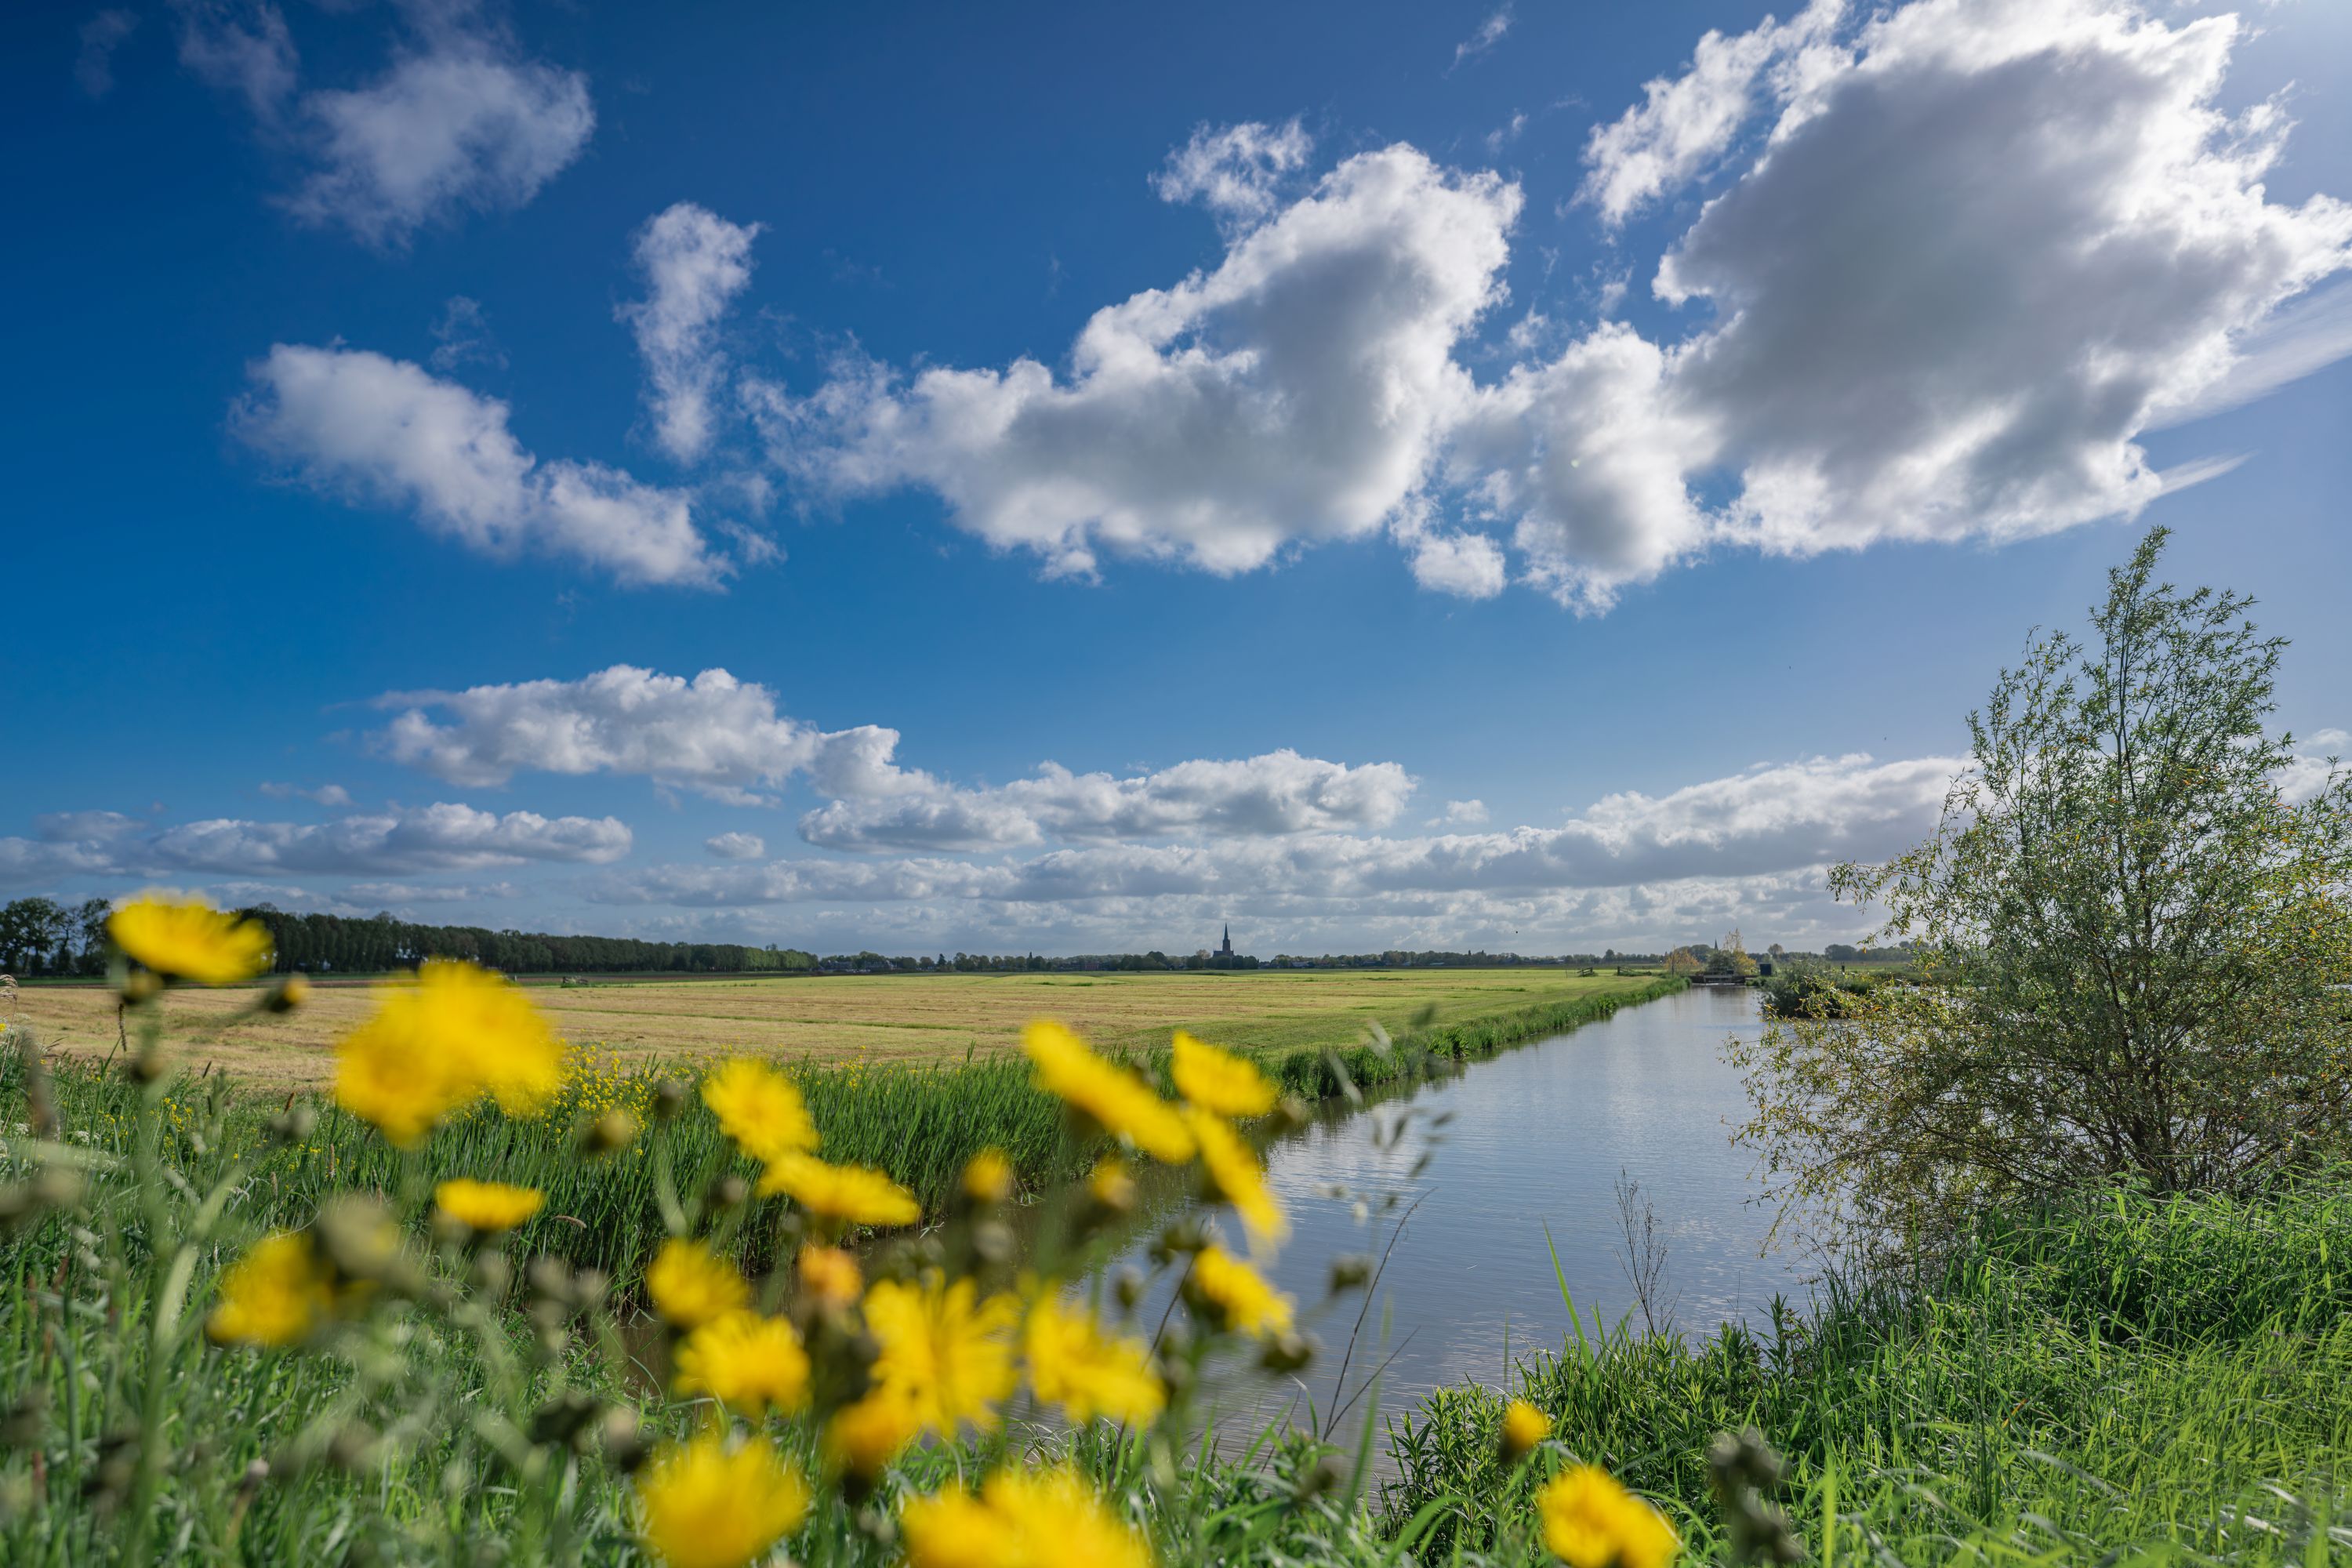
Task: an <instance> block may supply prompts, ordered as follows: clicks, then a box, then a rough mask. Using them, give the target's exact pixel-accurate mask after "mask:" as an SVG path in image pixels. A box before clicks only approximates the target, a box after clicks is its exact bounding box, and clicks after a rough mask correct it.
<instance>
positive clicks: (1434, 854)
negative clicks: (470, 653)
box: [596, 755, 1963, 916]
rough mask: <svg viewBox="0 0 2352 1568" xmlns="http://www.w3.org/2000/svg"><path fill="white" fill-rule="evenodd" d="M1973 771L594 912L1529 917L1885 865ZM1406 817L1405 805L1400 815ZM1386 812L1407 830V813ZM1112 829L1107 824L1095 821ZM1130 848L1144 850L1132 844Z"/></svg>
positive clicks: (1770, 785)
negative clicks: (1304, 910)
mask: <svg viewBox="0 0 2352 1568" xmlns="http://www.w3.org/2000/svg"><path fill="white" fill-rule="evenodd" d="M1292 761H1293V762H1294V763H1297V762H1299V761H1301V760H1300V759H1292ZM1216 765H1217V766H1220V767H1223V768H1230V769H1239V768H1244V767H1246V766H1247V764H1234V763H1228V764H1216ZM1323 765H1324V766H1327V767H1328V766H1329V764H1323ZM1962 765H1963V763H1962V760H1961V759H1958V758H1951V757H1925V758H1918V759H1914V760H1909V761H1904V762H1895V763H1877V762H1874V761H1873V760H1872V759H1871V758H1869V757H1867V756H1862V755H1855V756H1847V757H1838V758H1827V757H1817V758H1813V759H1811V760H1809V761H1804V762H1798V763H1781V764H1774V765H1768V766H1759V767H1756V768H1751V769H1749V770H1748V771H1746V772H1744V773H1737V774H1733V775H1731V776H1729V777H1727V778H1722V779H1716V780H1711V781H1708V782H1706V783H1705V784H1694V785H1691V786H1688V787H1686V788H1684V789H1679V790H1675V791H1674V792H1672V793H1671V794H1668V795H1662V796H1655V797H1653V796H1649V795H1641V794H1633V793H1627V794H1620V795H1609V796H1606V797H1604V798H1603V799H1601V800H1600V801H1597V802H1595V803H1594V804H1593V805H1591V807H1590V808H1589V809H1587V810H1586V811H1585V812H1584V813H1583V814H1582V815H1581V816H1578V817H1576V818H1574V819H1572V820H1570V822H1568V823H1567V824H1565V825H1563V826H1559V827H1552V828H1544V827H1518V828H1513V829H1509V830H1507V831H1498V832H1489V833H1448V834H1441V835H1436V836H1433V837H1402V838H1401V837H1383V836H1379V835H1371V834H1363V835H1357V834H1348V833H1340V832H1330V831H1300V830H1296V829H1294V830H1290V831H1286V832H1283V831H1277V832H1273V833H1265V834H1260V835H1256V836H1242V835H1236V836H1234V837H1226V838H1223V840H1219V841H1212V842H1210V843H1207V844H1171V845H1150V844H1136V843H1125V842H1121V843H1104V844H1089V845H1081V846H1078V847H1070V848H1063V849H1054V850H1049V851H1046V852H1045V853H1043V854H1040V855H1036V856H1034V857H1032V858H1028V859H1025V860H1014V861H992V862H985V863H975V862H971V861H966V860H958V859H950V858H942V857H940V856H938V855H924V856H918V857H910V858H901V859H889V860H855V861H842V860H817V859H801V860H779V861H770V862H767V863H764V864H760V865H745V866H740V867H733V868H719V867H709V866H686V865H679V866H662V867H653V868H647V869H646V870H643V871H639V872H635V873H631V874H628V875H625V876H618V877H615V878H614V879H610V880H608V881H607V882H605V883H604V884H601V885H600V887H599V888H598V889H597V892H596V896H598V897H601V898H603V899H605V900H610V901H615V902H666V903H674V904H681V905H687V906H700V905H713V906H715V905H730V906H733V905H746V904H761V903H833V902H850V903H870V902H890V901H901V900H979V901H984V902H991V903H1003V904H1039V903H1045V904H1063V903H1071V902H1078V903H1086V902H1091V901H1094V900H1122V899H1164V898H1199V899H1207V900H1218V899H1223V900H1228V901H1229V902H1231V903H1232V904H1233V905H1234V907H1236V908H1240V907H1247V908H1251V909H1255V910H1266V909H1270V908H1273V907H1276V905H1277V904H1281V903H1284V902H1288V903H1291V904H1296V903H1297V902H1299V901H1300V900H1305V901H1306V902H1307V903H1309V904H1312V905H1313V906H1314V907H1316V908H1317V909H1319V910H1322V911H1323V912H1324V913H1326V914H1332V915H1343V914H1348V913H1349V912H1350V911H1352V912H1353V913H1354V914H1355V915H1357V916H1361V915H1364V914H1366V913H1368V912H1372V911H1377V910H1382V909H1392V908H1395V907H1399V906H1400V905H1404V904H1411V903H1412V902H1413V901H1414V900H1436V901H1437V902H1436V904H1431V905H1430V906H1429V907H1437V904H1442V903H1444V902H1447V901H1450V900H1465V899H1466V900H1475V901H1478V902H1479V903H1480V904H1481V905H1482V906H1483V907H1491V908H1493V909H1498V910H1501V909H1507V908H1508V907H1509V906H1510V905H1511V903H1512V902H1513V901H1514V900H1519V901H1525V900H1546V899H1552V898H1556V897H1558V896H1562V895H1568V894H1582V893H1588V892H1591V891H1595V890H1600V889H1638V888H1643V887H1650V886H1659V885H1665V884H1675V883H1686V882H1692V881H1696V880H1710V881H1714V882H1717V883H1723V882H1727V881H1738V880H1739V879H1754V878H1768V879H1785V878H1788V877H1790V876H1792V875H1797V874H1800V873H1805V874H1811V873H1812V868H1818V867H1820V866H1822V865H1824V864H1826V863H1828V862H1831V861H1834V860H1839V859H1845V858H1878V857H1883V856H1885V855H1888V854H1891V853H1893V852H1895V850H1897V849H1900V848H1903V847H1907V846H1908V845H1910V844H1912V843H1914V842H1916V840H1917V839H1918V838H1920V837H1922V836H1924V834H1925V833H1926V832H1927V830H1928V829H1929V828H1930V827H1931V826H1933V824H1934V822H1935V819H1936V816H1937V812H1938V810H1939V809H1940V808H1941V806H1942V804H1943V800H1944V795H1945V791H1946V788H1947V787H1948V784H1949V783H1950V781H1951V779H1952V777H1953V775H1954V774H1955V773H1957V772H1958V770H1959V768H1960V767H1961V766H1962ZM1171 771H1172V770H1171ZM1358 771H1359V772H1368V771H1369V770H1358ZM1104 782H1105V783H1106V784H1108V782H1109V781H1108V780H1105V781H1104ZM1126 782H1129V783H1135V782H1139V781H1126ZM1354 787H1355V788H1356V789H1357V790H1358V791H1359V793H1360V794H1361V795H1365V796H1367V797H1375V796H1378V795H1379V793H1380V792H1379V791H1378V789H1377V788H1376V787H1375V786H1374V785H1372V784H1370V783H1369V782H1368V783H1365V784H1358V785H1356V786H1354ZM1003 793H1006V792H998V793H997V796H996V798H999V799H1001V798H1002V795H1003ZM1139 793H1140V792H1139ZM925 800H926V804H929V805H936V804H940V803H938V802H933V801H929V799H928V797H925ZM1394 800H1395V803H1396V804H1398V805H1401V804H1402V794H1401V793H1399V794H1397V795H1395V796H1394ZM950 804H951V803H950ZM1381 809H1382V810H1385V811H1387V813H1388V815H1390V816H1393V806H1391V805H1383V806H1382V807H1381ZM1107 815H1108V814H1107V813H1105V812H1102V811H1101V810H1100V809H1099V808H1097V811H1096V819H1097V820H1100V819H1102V818H1103V817H1104V816H1107ZM1310 815H1312V814H1310V813H1305V812H1299V811H1297V810H1296V809H1294V810H1292V811H1291V812H1290V813H1289V814H1288V815H1277V816H1275V817H1274V818H1273V820H1274V821H1275V822H1276V823H1295V822H1299V821H1303V820H1306V819H1307V817H1308V816H1310ZM1122 831H1123V836H1126V837H1139V836H1140V834H1139V833H1138V831H1137V830H1136V829H1135V828H1134V827H1132V826H1127V827H1124V828H1123V830H1122ZM1064 836H1065V837H1075V836H1074V835H1068V834H1065V835H1064ZM988 847H997V846H988ZM1815 879H1816V881H1818V878H1817V876H1816V878H1815Z"/></svg>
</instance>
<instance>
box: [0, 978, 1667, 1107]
mask: <svg viewBox="0 0 2352 1568" xmlns="http://www.w3.org/2000/svg"><path fill="white" fill-rule="evenodd" d="M1646 978H1647V977H1646V976H1645V977H1643V980H1630V979H1622V978H1620V977H1618V976H1616V975H1614V974H1610V973H1602V974H1599V975H1594V976H1590V977H1583V976H1579V975H1577V974H1575V973H1572V972H1570V971H1564V970H1558V969H1428V970H1279V971H1276V970H1255V971H1239V972H1226V973H1218V972H1213V971H1212V972H1204V973H1167V974H1124V973H1058V974H941V975H895V974H876V975H829V976H825V977H823V978H809V977H798V978H792V979H783V978H768V977H761V978H756V979H753V978H744V979H735V978H722V979H713V980H644V981H639V980H619V981H614V982H610V983H605V984H589V985H582V986H559V985H556V984H552V983H539V984H531V985H530V991H531V995H532V996H533V998H534V999H536V1000H537V1001H538V1002H539V1003H540V1005H541V1006H543V1007H545V1008H546V1009H547V1011H548V1012H549V1014H550V1015H551V1016H553V1018H554V1020H555V1024H556V1027H557V1028H558V1029H559V1030H560V1031H561V1032H562V1035H563V1036H564V1037H565V1038H566V1039H568V1040H570V1041H571V1042H572V1043H573V1044H574V1045H578V1046H583V1047H597V1048H598V1049H600V1050H602V1051H604V1052H608V1053H610V1054H611V1055H613V1056H614V1057H617V1058H624V1059H646V1058H678V1059H686V1058H699V1057H708V1056H714V1055H720V1054H732V1053H736V1052H743V1051H759V1052H763V1053H774V1054H781V1055H782V1056H784V1057H786V1058H805V1059H809V1060H814V1061H845V1060H849V1059H853V1058H860V1057H862V1058H865V1059H866V1060H868V1061H937V1060H940V1059H946V1058H959V1057H961V1056H963V1055H964V1054H965V1053H966V1052H967V1051H971V1052H975V1053H981V1054H986V1053H989V1052H995V1051H1004V1050H1010V1049H1012V1048H1013V1047H1014V1046H1015V1045H1016V1044H1017V1042H1018V1037H1019V1035H1020V1030H1021V1026H1022V1025H1023V1024H1024V1023H1026V1022H1027V1021H1028V1020H1029V1019H1031V1018H1035V1017H1040V1016H1050V1017H1055V1018H1058V1019H1061V1020H1062V1021H1063V1022H1065V1023H1066V1024H1069V1025H1070V1026H1073V1027H1074V1028H1076V1029H1077V1030H1078V1031H1079V1032H1081V1033H1082V1034H1084V1035H1086V1036H1087V1037H1088V1038H1089V1039H1092V1040H1093V1041H1095V1042H1096V1043H1097V1045H1100V1046H1103V1047H1114V1048H1115V1047H1131V1048H1139V1047H1148V1046H1156V1045H1165V1044H1166V1043H1167V1040H1168V1034H1169V1031H1170V1030H1171V1029H1173V1028H1186V1029H1190V1030H1192V1032H1193V1033H1195V1034H1198V1035H1200V1036H1202V1037H1204V1038H1207V1039H1210V1040H1213V1041H1215V1042H1217V1043H1219V1044H1221V1045H1228V1046H1234V1047H1292V1046H1309V1045H1346V1044H1349V1043H1350V1042H1352V1041H1353V1040H1355V1039H1356V1037H1358V1036H1359V1035H1360V1032H1361V1031H1362V1028H1363V1026H1364V1024H1365V1023H1366V1022H1367V1021H1368V1020H1371V1019H1378V1020H1379V1021H1380V1023H1381V1025H1382V1026H1385V1027H1387V1028H1389V1029H1390V1030H1391V1031H1393V1030H1399V1029H1402V1028H1404V1027H1406V1026H1409V1025H1410V1024H1411V1023H1412V1021H1413V1020H1414V1019H1415V1017H1416V1016H1419V1015H1420V1014H1421V1012H1422V1011H1423V1009H1424V1008H1429V1007H1434V1009H1435V1019H1434V1021H1435V1022H1438V1023H1441V1024H1450V1023H1454V1022H1458V1021H1460V1020H1463V1019H1467V1018H1475V1017H1479V1016H1486V1015H1490V1014H1496V1013H1508V1012H1516V1011H1517V1010H1519V1009H1521V1008H1524V1007H1530V1006H1536V1005H1542V1004H1545V1003H1548V1002H1552V1001H1557V1000H1559V999H1562V998H1566V997H1572V996H1579V995H1585V994H1591V993H1592V992H1593V991H1595V990H1601V989H1606V988H1608V987H1611V986H1619V987H1630V986H1636V985H1639V984H1643V983H1644V980H1646ZM372 989H373V988H372V987H370V986H366V985H360V984H350V985H341V984H336V985H320V986H316V987H313V988H312V990H311V992H310V1000H309V1001H308V1002H307V1003H306V1004H305V1005H303V1006H302V1007H301V1008H300V1009H299V1011H297V1012H295V1013H292V1014H290V1015H287V1016H264V1017H258V1018H254V1017H247V1019H246V1020H245V1021H244V1022H241V1023H238V1024H236V1026H235V1027H233V1028H223V1027H222V1024H223V1023H225V1022H226V1021H228V1020H229V1019H230V1018H231V1017H232V1016H236V1015H239V1014H243V1013H245V1012H246V1010H247V1009H248V1008H249V1007H250V1006H251V1005H252V1004H253V1002H254V1000H255V999H256V997H257V995H258V992H257V991H255V990H252V989H229V990H224V991H197V990H187V991H178V992H175V993H174V994H173V998H172V1004H171V1006H170V1008H169V1009H168V1016H169V1017H170V1018H171V1020H172V1037H173V1042H174V1043H175V1044H176V1045H177V1046H178V1047H179V1048H180V1050H181V1052H182V1053H183V1054H184V1058H185V1059H186V1060H187V1061H188V1063H189V1065H190V1068H191V1069H192V1070H200V1068H201V1064H202V1063H205V1062H210V1063H212V1064H214V1067H215V1070H217V1071H222V1072H226V1073H229V1074H231V1075H233V1076H235V1077H236V1078H237V1079H241V1080H244V1081H246V1082H248V1083H254V1084H282V1085H284V1086H286V1087H289V1088H291V1087H293V1086H295V1085H297V1084H308V1083H316V1082H319V1081H320V1080H322V1079H325V1077H326V1076H327V1073H328V1068H329V1065H330V1063H331V1059H332V1058H331V1053H332V1048H333V1043H334V1040H335V1037H337V1036H338V1035H340V1034H341V1033H342V1032H343V1031H345V1030H347V1029H349V1028H351V1027H352V1026H355V1025H356V1024H358V1023H359V1022H360V1020H361V1019H362V1018H363V1017H365V1016H367V1013H368V1012H369V1010H370V1008H371V1007H372V1005H373V1002H372V999H371V996H370V992H371V990H372ZM17 1017H18V1021H19V1022H21V1023H25V1024H29V1025H31V1026H33V1027H34V1028H35V1029H37V1031H38V1032H39V1035H40V1037H41V1039H42V1041H43V1042H44V1043H45V1044H49V1045H55V1046H58V1047H63V1048H64V1049H66V1050H68V1051H70V1052H72V1053H74V1054H76V1055H102V1054H104V1053H105V1052H106V1051H107V1050H108V1049H109V1048H110V1047H113V1045H114V1044H115V1017H114V998H113V994H112V993H111V992H110V991H108V990H107V989H105V988H104V987H103V986H99V985H75V986H64V985H33V986H27V987H26V989H25V990H24V992H23V993H22V995H21V998H20V1000H19V1004H18V1008H17Z"/></svg>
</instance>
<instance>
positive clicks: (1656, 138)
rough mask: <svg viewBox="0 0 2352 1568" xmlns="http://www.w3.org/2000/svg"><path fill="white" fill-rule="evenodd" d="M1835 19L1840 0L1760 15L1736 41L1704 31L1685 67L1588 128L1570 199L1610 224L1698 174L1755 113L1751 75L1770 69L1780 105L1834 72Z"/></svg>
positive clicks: (1840, 10) (1842, 6)
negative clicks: (1581, 170) (1581, 174)
mask: <svg viewBox="0 0 2352 1568" xmlns="http://www.w3.org/2000/svg"><path fill="white" fill-rule="evenodd" d="M1844 12H1845V4H1844V0H1813V3H1812V4H1811V5H1807V6H1806V7H1805V9H1804V10H1803V11H1802V12H1801V13H1800V14H1799V15H1798V16H1796V17H1794V18H1793V19H1791V20H1790V21H1789V22H1787V23H1780V22H1776V21H1774V20H1773V19H1772V18H1771V17H1769V16H1767V17H1765V18H1764V20H1763V21H1762V22H1761V23H1759V24H1758V25H1757V26H1756V27H1755V28H1753V29H1752V30H1750V31H1748V32H1745V33H1741V34H1739V35H1738V36H1737V37H1725V36H1724V35H1723V34H1721V33H1718V32H1715V31H1713V30H1709V31H1708V32H1706V33H1705V34H1703V35H1702V36H1701V37H1700V38H1699V41H1698V47H1696V49H1694V50H1692V51H1691V63H1690V68H1689V69H1688V70H1686V71H1685V72H1684V73H1683V74H1682V75H1681V76H1679V77H1675V78H1672V79H1668V78H1665V77H1660V78H1658V79H1655V80H1654V81H1651V82H1649V83H1648V84H1647V85H1646V86H1644V87H1643V94H1644V99H1643V102H1641V103H1639V104H1636V105H1635V106H1634V107H1633V108H1631V109H1628V110H1626V111H1625V112H1624V114H1623V115H1622V116H1621V117H1620V118H1619V119H1617V120H1615V121H1612V122H1611V123H1609V124H1607V125H1596V126H1594V127H1593V128H1592V135H1591V140H1590V141H1588V142H1586V144H1585V149H1584V162H1585V164H1586V167H1587V174H1586V175H1585V181H1584V184H1583V187H1582V189H1581V190H1580V191H1579V193H1578V195H1579V198H1580V200H1583V201H1587V202H1590V203H1591V204H1592V205H1594V206H1596V207H1598V208H1600V209H1601V218H1602V219H1603V221H1605V222H1607V223H1609V224H1611V225H1612V226H1613V225H1616V224H1620V223H1622V222H1623V221H1624V220H1625V219H1626V218H1627V217H1628V216H1631V215H1632V214H1633V212H1634V211H1636V210H1637V209H1638V208H1640V207H1641V206H1642V205H1643V204H1644V203H1646V202H1648V201H1650V200H1652V199H1653V198H1654V197H1655V196H1657V195H1659V194H1660V193H1661V192H1664V191H1667V190H1671V189H1674V188H1675V187H1677V186H1680V185H1682V184H1686V183H1688V182H1689V181H1690V180H1691V179H1692V178H1694V177H1695V176H1696V175H1698V174H1701V173H1703V172H1704V171H1705V170H1706V167H1707V165H1708V164H1710V163H1713V162H1714V161H1715V160H1716V159H1717V158H1719V157H1721V156H1722V155H1723V154H1724V153H1726V152H1727V151H1728V150H1729V149H1730V146H1731V144H1732V142H1733V140H1734V139H1735V138H1736V137H1737V136H1738V134H1739V132H1741V131H1742V130H1743V129H1744V128H1745V127H1746V126H1747V125H1748V122H1749V121H1750V118H1751V117H1752V116H1753V115H1754V113H1755V110H1756V107H1757V105H1756V88H1757V79H1758V78H1759V77H1760V76H1763V75H1765V74H1766V73H1767V72H1768V71H1769V72H1770V73H1771V74H1772V76H1773V77H1774V78H1775V81H1774V86H1776V87H1777V89H1779V92H1780V96H1782V97H1784V98H1786V97H1793V96H1795V94H1796V92H1797V91H1798V90H1799V89H1801V87H1802V86H1803V85H1805V84H1806V83H1807V82H1809V81H1811V80H1812V79H1817V78H1818V77H1819V76H1821V75H1822V74H1823V73H1825V72H1828V71H1831V70H1833V69H1835V68H1836V67H1837V65H1838V64H1839V63H1840V62H1841V60H1842V58H1843V57H1842V56H1840V55H1839V54H1838V53H1837V52H1836V51H1835V47H1834V46H1833V45H1832V42H1831V37H1832V33H1833V32H1834V30H1835V28H1836V26H1837V24H1838V21H1839V19H1840V17H1842V16H1843V15H1844Z"/></svg>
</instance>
